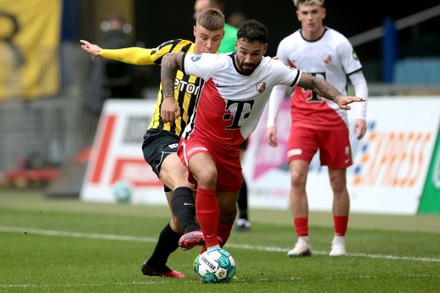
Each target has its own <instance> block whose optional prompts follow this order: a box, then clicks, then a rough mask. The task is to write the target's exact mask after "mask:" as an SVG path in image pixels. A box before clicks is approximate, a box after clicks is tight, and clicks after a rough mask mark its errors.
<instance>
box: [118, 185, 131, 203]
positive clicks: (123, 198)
mask: <svg viewBox="0 0 440 293" xmlns="http://www.w3.org/2000/svg"><path fill="white" fill-rule="evenodd" d="M132 193H133V189H132V187H131V185H130V184H129V183H128V182H126V181H123V180H121V181H118V182H116V184H115V185H114V186H113V196H114V198H115V199H116V201H117V202H120V203H128V202H130V201H131V196H132Z"/></svg>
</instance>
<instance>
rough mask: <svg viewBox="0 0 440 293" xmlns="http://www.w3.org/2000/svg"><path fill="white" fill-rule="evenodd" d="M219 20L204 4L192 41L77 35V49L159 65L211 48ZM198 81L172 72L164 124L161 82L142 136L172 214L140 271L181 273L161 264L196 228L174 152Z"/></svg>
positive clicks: (183, 175) (218, 34) (167, 274)
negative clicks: (134, 43) (107, 40)
mask: <svg viewBox="0 0 440 293" xmlns="http://www.w3.org/2000/svg"><path fill="white" fill-rule="evenodd" d="M224 23H225V18H224V15H223V13H222V12H221V11H219V10H217V9H206V10H204V11H203V12H202V13H201V14H200V15H199V17H198V18H197V20H196V25H195V26H194V37H195V41H194V42H191V41H188V40H182V39H176V40H170V41H167V42H165V43H163V44H161V45H160V46H158V47H157V48H154V49H145V48H137V47H132V48H122V49H111V50H110V49H103V48H100V47H99V46H97V45H94V44H91V43H89V42H87V41H85V40H81V43H82V46H81V48H82V49H83V50H85V51H86V52H88V53H90V54H91V55H92V56H94V57H102V58H106V59H112V60H118V61H121V62H124V63H129V64H135V65H160V64H161V62H162V57H163V56H164V55H165V54H167V53H169V52H189V53H195V54H200V53H216V52H217V50H218V48H219V46H220V43H221V41H222V38H223V36H224V29H223V27H224ZM202 86H203V81H202V80H201V79H200V78H198V77H195V76H189V75H184V74H183V72H181V71H179V72H178V74H177V77H176V80H175V98H176V100H177V102H178V104H179V107H180V116H179V117H178V118H176V119H175V121H174V123H173V124H170V123H164V122H163V121H162V119H161V117H160V109H161V105H162V101H163V99H162V84H161V85H160V89H159V93H158V96H157V103H156V106H155V109H154V114H153V118H152V121H151V123H150V125H149V127H148V129H147V131H146V133H145V135H144V142H143V144H142V150H143V153H144V158H145V160H146V161H147V163H148V164H149V165H150V166H151V168H152V169H153V171H154V172H155V173H156V175H157V176H158V177H159V178H160V179H161V181H162V183H163V184H164V189H165V192H166V196H167V201H168V204H169V206H170V208H171V210H172V211H173V218H172V220H171V221H170V223H168V224H167V225H166V226H165V228H164V229H163V230H162V232H161V233H160V236H159V240H158V243H157V244H156V248H155V249H154V252H153V254H152V255H151V257H150V258H149V259H148V260H147V261H145V262H144V263H143V265H142V272H143V273H144V275H149V276H160V277H171V278H184V277H185V276H184V275H183V274H182V273H180V272H178V271H175V270H173V269H171V268H169V267H168V266H167V265H166V263H167V260H168V257H169V255H170V254H171V253H172V252H173V251H175V250H176V249H177V247H178V241H179V238H180V236H181V235H182V234H183V233H188V232H191V231H196V230H200V227H199V226H198V224H197V223H196V222H195V220H194V215H195V204H194V197H193V192H192V190H193V188H194V186H193V185H191V184H190V183H189V182H188V173H187V169H186V168H185V167H184V166H183V164H182V163H181V161H180V159H179V158H178V156H177V154H176V151H177V145H178V143H179V139H180V135H181V133H182V131H183V130H184V128H185V126H186V124H187V123H188V121H189V119H190V117H191V115H192V114H193V112H194V110H195V105H196V104H197V100H198V97H199V94H200V91H201V88H202ZM172 190H174V192H173V193H172V192H171V191H172ZM178 219H179V220H178ZM197 244H200V243H197Z"/></svg>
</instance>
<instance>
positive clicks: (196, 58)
mask: <svg viewBox="0 0 440 293" xmlns="http://www.w3.org/2000/svg"><path fill="white" fill-rule="evenodd" d="M200 58H202V55H200V54H198V55H194V56H192V57H191V61H192V62H196V61H198V60H200Z"/></svg>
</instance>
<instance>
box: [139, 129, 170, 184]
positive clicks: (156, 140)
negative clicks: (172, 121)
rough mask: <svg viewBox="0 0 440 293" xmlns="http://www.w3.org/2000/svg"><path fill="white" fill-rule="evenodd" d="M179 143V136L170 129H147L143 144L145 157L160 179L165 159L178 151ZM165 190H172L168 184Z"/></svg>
mask: <svg viewBox="0 0 440 293" xmlns="http://www.w3.org/2000/svg"><path fill="white" fill-rule="evenodd" d="M178 144H179V137H178V136H176V135H175V134H174V133H171V132H169V131H163V130H151V131H149V130H147V132H146V133H145V135H144V142H143V144H142V152H143V153H144V159H145V161H146V162H147V163H148V164H149V165H150V167H151V169H152V170H153V172H154V173H156V175H157V177H158V178H159V179H160V168H161V166H162V162H163V160H164V159H165V158H166V157H167V156H168V155H170V154H172V153H175V152H177V146H178ZM164 190H165V192H168V191H171V190H170V189H169V188H168V187H166V186H165V187H164Z"/></svg>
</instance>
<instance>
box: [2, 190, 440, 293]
mask: <svg viewBox="0 0 440 293" xmlns="http://www.w3.org/2000/svg"><path fill="white" fill-rule="evenodd" d="M250 217H251V220H252V224H253V227H252V231H250V232H244V233H243V232H241V233H238V232H235V231H233V232H232V234H231V237H230V239H229V241H228V243H227V244H226V246H225V247H224V248H225V249H226V250H228V251H229V252H230V253H231V254H232V256H233V257H234V258H235V260H236V263H237V273H236V276H237V278H236V279H233V280H232V281H231V283H229V284H202V283H201V282H200V281H199V280H198V278H197V276H196V274H195V273H194V272H193V270H192V263H193V260H194V258H195V256H196V255H197V253H198V251H199V249H197V248H195V249H193V250H190V251H186V252H184V251H182V250H181V249H178V250H177V251H176V252H175V253H173V254H172V255H171V257H170V259H169V262H168V264H169V265H170V266H171V267H173V268H174V269H176V270H179V271H181V272H182V273H184V274H185V275H186V276H187V278H186V279H183V280H175V279H168V278H158V277H147V276H143V275H142V273H141V271H140V265H141V264H142V262H143V261H144V260H145V259H146V258H147V257H148V256H149V255H150V254H151V252H152V250H153V249H154V246H155V243H156V239H157V237H158V235H159V233H160V231H161V230H162V228H163V226H164V225H165V224H166V223H167V221H169V218H170V216H169V210H168V208H167V207H164V206H147V205H142V206H141V205H130V204H102V203H90V202H82V201H80V200H78V199H48V198H46V197H45V196H44V195H43V194H42V193H41V192H35V191H20V192H17V191H13V192H11V191H5V190H1V191H0V291H4V292H173V293H176V292H186V293H192V292H228V293H231V292H240V293H246V292H277V293H279V292H440V215H418V216H397V215H395V216H390V215H367V214H352V215H351V216H350V222H349V231H348V233H347V235H346V244H347V252H348V255H347V256H345V257H329V256H328V252H329V250H330V242H331V240H332V237H333V228H332V225H333V223H332V218H331V215H330V214H329V213H318V212H312V213H311V215H310V239H311V242H312V247H313V256H311V257H306V258H298V259H292V258H288V257H287V255H286V253H287V251H288V250H289V249H291V248H292V247H293V244H294V242H295V235H294V230H293V227H292V217H291V214H290V211H288V210H285V211H284V210H282V211H280V210H260V209H251V210H250Z"/></svg>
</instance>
